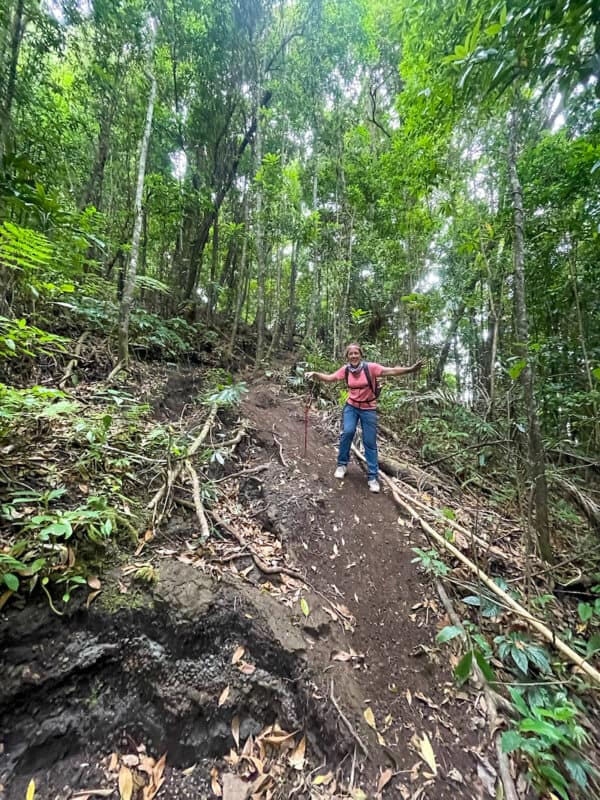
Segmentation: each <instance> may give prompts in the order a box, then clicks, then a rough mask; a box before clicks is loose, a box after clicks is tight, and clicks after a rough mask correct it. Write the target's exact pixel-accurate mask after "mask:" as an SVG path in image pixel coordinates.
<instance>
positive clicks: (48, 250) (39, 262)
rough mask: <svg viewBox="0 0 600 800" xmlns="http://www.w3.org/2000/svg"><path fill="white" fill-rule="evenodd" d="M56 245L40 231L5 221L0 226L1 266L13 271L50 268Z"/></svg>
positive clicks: (32, 270)
mask: <svg viewBox="0 0 600 800" xmlns="http://www.w3.org/2000/svg"><path fill="white" fill-rule="evenodd" d="M53 258H54V245H53V244H52V242H51V241H50V240H49V239H48V238H47V237H46V236H44V234H43V233H39V231H34V230H31V228H21V227H20V226H19V225H15V224H14V223H12V222H8V221H5V222H3V223H2V225H0V264H2V265H3V266H5V267H8V268H9V269H12V270H18V271H24V272H34V271H36V270H39V269H41V268H43V267H48V266H50V264H51V263H52V260H53Z"/></svg>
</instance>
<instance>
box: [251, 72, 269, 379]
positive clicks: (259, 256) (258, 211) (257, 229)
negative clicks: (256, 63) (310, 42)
mask: <svg viewBox="0 0 600 800" xmlns="http://www.w3.org/2000/svg"><path fill="white" fill-rule="evenodd" d="M259 86H260V79H259ZM256 113H257V116H258V115H259V114H260V110H259V109H258V107H257V111H256ZM254 159H255V169H256V171H257V172H258V170H259V169H260V168H261V165H262V131H261V125H260V118H259V119H258V124H257V126H256V137H255V146H254ZM262 206H263V189H262V186H261V185H260V184H258V185H257V186H256V202H255V224H254V242H255V247H256V282H257V299H256V367H259V366H260V362H261V360H262V357H263V351H264V346H265V279H266V264H265V242H264V230H263V219H262Z"/></svg>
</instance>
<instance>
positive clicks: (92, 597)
mask: <svg viewBox="0 0 600 800" xmlns="http://www.w3.org/2000/svg"><path fill="white" fill-rule="evenodd" d="M101 591H102V589H96V591H95V592H90V593H89V594H88V596H87V600H86V601H85V607H86V608H89V607H90V606H91V605H92V603H93V602H94V600H95V599H96V598H97V597H98V595H99V594H100V592H101Z"/></svg>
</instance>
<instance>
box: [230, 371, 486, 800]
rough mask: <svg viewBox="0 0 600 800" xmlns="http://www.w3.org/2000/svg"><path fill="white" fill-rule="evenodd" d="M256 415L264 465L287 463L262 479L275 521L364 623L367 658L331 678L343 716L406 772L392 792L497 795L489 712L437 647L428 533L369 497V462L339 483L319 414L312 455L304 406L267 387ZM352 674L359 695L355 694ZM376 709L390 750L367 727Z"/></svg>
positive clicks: (254, 397) (304, 561) (354, 641)
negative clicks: (429, 757) (420, 556)
mask: <svg viewBox="0 0 600 800" xmlns="http://www.w3.org/2000/svg"><path fill="white" fill-rule="evenodd" d="M244 414H245V416H247V417H248V418H249V419H250V421H251V423H252V424H253V426H254V434H255V439H256V442H257V444H258V445H259V447H258V449H257V452H256V454H255V460H256V462H257V463H258V462H260V461H263V462H264V448H268V449H270V450H271V452H272V458H273V459H276V460H277V463H276V464H273V465H272V469H271V474H267V476H266V477H263V478H262V480H263V485H264V495H265V496H264V500H265V501H266V504H267V506H268V508H269V514H270V516H271V517H273V516H277V515H279V518H278V524H279V526H280V529H281V530H283V531H284V532H286V535H287V539H288V541H287V546H288V548H289V549H291V550H292V551H293V554H294V559H295V561H296V562H297V563H298V564H299V565H300V566H301V568H302V570H303V571H305V573H306V575H307V577H308V579H309V580H310V582H311V583H312V585H313V587H314V588H315V589H316V590H318V591H319V592H321V593H323V595H326V596H327V597H328V598H331V599H332V600H333V601H334V602H338V603H343V604H344V605H345V606H346V607H347V608H348V609H349V610H350V612H351V613H352V615H353V617H354V619H355V627H354V631H353V632H352V633H349V634H348V639H347V647H346V651H347V652H349V651H350V649H353V650H354V651H355V652H356V653H357V654H359V655H360V656H364V658H362V657H361V658H357V659H353V660H352V661H350V662H339V661H336V660H332V661H331V662H330V665H329V667H328V668H327V671H326V672H325V673H324V674H323V682H324V684H327V686H330V683H331V681H332V680H333V683H334V687H335V693H336V695H339V694H340V693H342V700H341V702H342V706H343V710H344V711H345V713H346V715H347V716H348V717H349V719H350V721H351V723H352V725H353V727H354V728H355V731H356V732H358V733H359V736H360V737H361V738H363V741H364V742H367V741H368V747H369V750H370V751H371V759H372V761H373V762H375V763H379V765H380V768H385V767H392V768H393V769H394V770H395V771H397V773H398V775H397V778H396V779H395V780H394V782H393V784H392V787H393V788H392V791H391V792H390V796H397V797H411V798H420V797H423V798H430V799H431V800H434V799H437V798H448V799H449V798H459V797H460V798H462V797H464V798H482V797H488V796H492V797H493V796H494V794H493V793H492V792H491V788H492V786H493V783H494V781H493V774H494V770H493V767H491V766H490V763H489V761H488V756H487V753H488V732H487V728H486V723H485V720H484V715H483V711H482V707H481V706H480V704H479V702H477V701H475V702H474V699H473V697H472V696H469V695H468V694H467V693H466V692H463V691H457V689H456V684H455V682H454V680H453V678H452V675H451V669H450V663H449V659H450V650H448V649H447V646H446V647H444V646H437V645H436V643H435V635H436V633H437V631H438V630H439V629H440V628H441V627H442V626H443V625H445V624H448V620H447V619H446V618H445V617H444V610H443V608H442V606H441V603H440V602H439V599H438V597H437V594H436V592H435V588H434V587H433V586H432V585H431V582H430V580H429V578H428V577H427V576H426V575H424V574H423V573H422V572H420V571H419V570H418V568H417V565H415V564H413V563H412V559H413V558H414V557H415V553H414V552H413V550H412V549H411V548H412V547H414V546H419V547H423V546H426V543H425V542H424V540H423V538H422V536H421V534H420V533H419V531H418V530H416V529H414V528H413V527H412V524H411V522H410V521H409V520H408V519H406V518H404V517H403V516H402V515H400V514H399V511H398V508H397V506H396V505H395V504H394V501H393V499H392V497H391V496H390V495H389V493H388V492H387V491H385V490H384V491H383V492H382V494H380V495H374V494H371V493H370V492H369V491H368V489H367V481H366V476H365V474H364V473H363V471H362V470H361V468H360V466H359V465H358V463H356V462H351V464H350V466H349V469H348V473H347V476H346V478H345V480H344V481H338V480H336V479H335V478H334V477H333V471H334V469H335V463H336V440H335V436H333V435H332V434H331V433H330V432H328V431H327V430H326V429H324V428H322V427H320V424H319V419H320V417H319V413H318V412H315V411H311V413H310V422H309V435H308V450H307V453H306V454H305V453H304V413H303V405H302V401H301V400H300V399H298V398H289V397H287V396H286V395H285V394H283V393H281V392H280V391H279V389H277V388H276V387H273V386H269V385H268V384H261V383H258V384H255V385H254V386H253V388H252V390H251V392H250V394H249V396H248V398H247V399H246V401H245V403H244ZM275 439H277V441H278V442H279V443H280V445H281V449H280V447H279V445H278V444H277V442H276V441H275ZM283 462H285V464H284V463H283ZM317 611H318V609H317ZM311 613H312V612H311ZM316 627H317V626H316ZM348 675H351V677H352V679H353V682H354V681H356V683H357V684H358V687H359V692H358V693H357V692H355V691H354V692H353V691H352V689H351V688H349V689H348V691H346V692H345V689H346V686H347V681H346V678H347V676H348ZM344 692H345V694H344ZM366 708H371V709H372V711H373V713H374V717H375V722H376V725H377V728H378V731H379V732H380V734H381V736H382V737H383V740H385V744H382V740H380V741H379V743H378V742H377V738H376V736H375V735H374V733H373V731H370V729H369V727H368V726H367V724H366V722H365V719H364V716H363V712H364V710H365V709H366ZM424 735H427V737H428V739H429V741H430V742H431V744H432V747H433V752H434V757H435V761H436V767H437V774H435V775H434V774H433V773H432V771H431V769H430V768H429V767H428V766H427V765H426V763H425V761H424V760H423V759H422V758H421V757H420V755H419V753H418V750H419V749H421V748H420V745H419V743H422V742H423V737H424ZM411 740H412V741H411ZM486 784H487V785H486ZM394 792H395V794H394Z"/></svg>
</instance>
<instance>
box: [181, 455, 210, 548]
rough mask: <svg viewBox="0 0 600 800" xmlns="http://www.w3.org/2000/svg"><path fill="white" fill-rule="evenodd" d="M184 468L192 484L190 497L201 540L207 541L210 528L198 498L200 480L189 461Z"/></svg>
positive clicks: (199, 497)
mask: <svg viewBox="0 0 600 800" xmlns="http://www.w3.org/2000/svg"><path fill="white" fill-rule="evenodd" d="M185 468H186V470H187V473H188V475H189V476H190V480H191V482H192V497H193V498H194V509H195V511H196V516H197V517H198V522H199V523H200V530H201V531H202V538H203V539H208V537H209V536H210V528H209V527H208V522H207V520H206V514H205V512H204V506H203V505H202V498H201V496H200V480H199V478H198V473H197V472H196V470H195V469H194V468H193V466H192V465H191V462H190V461H186V462H185Z"/></svg>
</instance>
